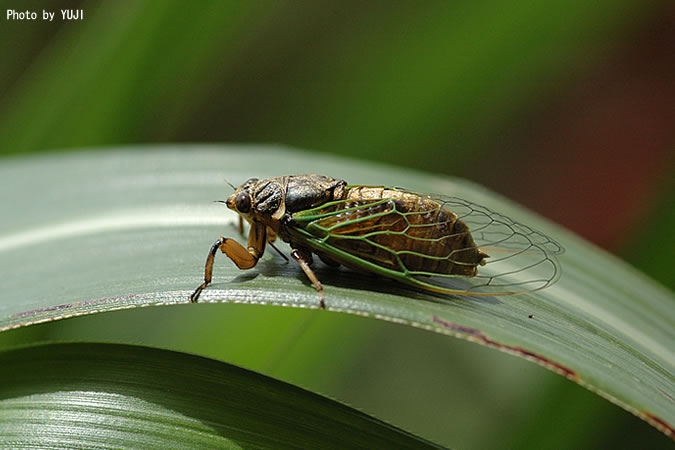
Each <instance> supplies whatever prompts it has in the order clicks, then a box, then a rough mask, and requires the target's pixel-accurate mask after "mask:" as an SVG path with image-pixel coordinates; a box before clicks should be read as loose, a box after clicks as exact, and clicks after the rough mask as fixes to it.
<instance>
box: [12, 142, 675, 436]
mask: <svg viewBox="0 0 675 450" xmlns="http://www.w3.org/2000/svg"><path fill="white" fill-rule="evenodd" d="M182 150H187V149H186V148H167V149H164V150H163V151H160V150H155V151H145V152H135V153H132V152H126V153H123V152H110V153H103V154H97V155H89V154H76V155H68V156H66V157H61V158H55V157H47V158H38V159H28V160H15V161H11V162H8V164H6V165H5V166H4V167H3V168H2V180H3V181H2V183H3V189H2V191H1V192H2V193H1V194H0V195H2V196H4V197H5V198H3V199H2V200H3V202H5V204H9V205H11V208H12V209H11V214H9V215H8V218H7V221H6V222H4V223H3V230H2V235H0V252H1V253H0V254H2V259H1V260H0V269H1V270H2V271H3V273H5V274H7V275H8V276H7V277H6V278H4V279H3V281H2V282H1V283H2V286H0V287H1V288H2V292H3V293H4V294H3V295H5V296H6V298H7V299H8V300H7V301H5V302H3V303H2V304H0V329H8V328H13V327H17V326H22V325H27V324H31V323H37V322H41V321H47V320H53V319H56V318H61V317H68V316H72V315H80V314H87V313H92V312H97V311H110V310H113V309H120V308H130V307H135V306H140V305H151V304H176V303H187V301H188V300H187V296H188V294H189V293H190V291H191V290H192V289H194V287H195V286H196V285H197V284H199V282H200V278H201V275H202V270H203V269H202V267H203V261H204V258H205V256H206V251H207V250H208V247H209V246H210V244H211V243H212V242H213V241H214V240H215V239H216V238H217V237H218V236H220V235H227V236H236V233H237V232H236V229H235V228H234V227H232V226H229V225H227V224H228V223H230V224H233V223H234V219H235V217H234V216H233V215H232V214H230V213H229V212H228V211H227V210H226V208H224V206H223V205H220V204H214V203H210V202H211V201H212V200H217V199H223V198H225V197H226V196H227V195H228V193H229V191H228V188H227V185H226V184H225V183H224V179H225V178H227V179H228V180H229V181H231V182H233V183H235V184H236V183H238V182H241V181H243V180H244V179H246V178H249V177H252V176H257V177H264V176H272V175H279V174H285V173H301V172H317V173H327V174H329V175H332V176H338V177H343V178H345V179H347V181H349V182H350V183H364V184H384V185H399V186H405V187H407V188H409V189H413V190H418V191H424V192H437V193H440V194H444V195H455V196H458V197H463V198H466V199H468V200H470V201H473V202H475V203H478V204H482V205H485V206H487V207H489V208H491V209H493V210H495V211H498V212H501V213H504V214H506V215H507V216H509V217H511V218H513V219H514V220H517V221H519V222H522V223H525V224H527V225H530V226H532V227H534V228H537V229H539V230H540V231H543V232H545V233H546V234H548V235H550V236H551V237H553V238H554V239H556V240H557V241H559V242H560V243H561V244H562V245H563V247H565V249H566V253H565V254H564V255H562V256H560V261H561V265H562V270H563V274H562V277H561V279H560V281H559V282H558V283H557V284H556V285H554V286H552V287H550V288H547V289H545V290H542V291H538V292H535V293H532V294H526V295H518V296H511V297H505V298H490V297H484V298H477V299H476V298H459V297H438V296H433V295H429V294H427V293H424V292H420V291H416V290H413V289H408V288H406V287H404V286H401V285H399V284H396V283H392V282H389V281H387V280H381V279H377V280H376V279H373V278H372V277H369V276H368V275H363V274H359V273H354V272H350V271H347V270H339V271H336V270H333V269H331V268H328V267H326V266H323V267H322V266H318V267H317V274H318V275H319V278H320V279H321V280H322V282H323V283H324V286H325V287H326V300H327V306H328V308H329V309H332V310H335V311H344V312H349V313H355V314H359V315H367V316H371V317H377V318H381V319H386V320H392V321H396V322H401V323H407V324H410V325H413V326H417V327H421V328H425V329H429V330H433V331H436V332H440V333H445V334H450V335H456V336H459V337H463V338H467V339H470V340H473V341H475V342H478V343H481V344H485V345H488V346H492V347H495V348H498V349H500V350H504V351H507V352H510V353H513V354H516V355H519V356H522V357H525V358H527V359H529V360H532V361H534V362H537V363H539V364H542V365H544V366H546V367H548V368H549V369H552V370H555V371H556V372H558V373H560V374H563V375H565V376H567V377H569V378H570V379H572V380H574V381H576V382H578V383H580V384H582V385H584V386H585V387H587V388H589V389H591V390H594V391H595V392H598V393H599V394H601V395H603V396H605V397H606V398H608V399H610V400H612V401H614V402H616V403H618V404H620V405H621V406H622V407H624V408H626V409H628V410H629V411H631V412H633V413H635V414H637V415H639V416H640V417H642V418H643V419H645V420H648V421H649V422H650V423H651V424H652V425H654V426H656V427H658V428H659V429H661V430H662V431H664V432H666V433H667V434H671V435H672V424H673V423H675V408H674V407H673V404H674V403H673V401H672V398H673V396H674V395H673V384H674V379H673V375H672V374H673V373H674V372H675V357H674V355H673V350H672V349H673V348H675V337H674V336H673V330H675V311H674V309H673V307H672V306H673V296H672V293H670V292H668V291H667V290H665V289H664V288H662V287H660V286H659V285H657V284H655V283H654V282H652V281H650V280H649V279H648V278H646V277H645V276H644V275H642V274H640V273H638V272H636V271H635V270H633V269H631V268H630V267H628V266H627V265H626V264H624V263H622V262H621V261H618V260H617V259H616V258H614V257H611V256H610V255H607V254H605V253H604V252H602V251H601V250H599V249H597V248H595V247H594V246H592V245H591V244H589V243H587V242H584V241H583V240H581V239H579V238H577V237H575V236H572V235H570V234H569V233H567V232H565V231H564V230H561V229H559V228H557V227H555V226H553V225H551V224H548V223H546V222H544V221H542V220H541V219H539V218H538V217H535V216H533V215H532V214H531V213H528V212H526V211H524V210H523V209H522V208H519V207H518V206H517V205H514V204H513V203H511V202H509V201H508V200H505V199H503V198H501V197H499V196H498V195H495V194H494V193H490V192H487V191H485V190H484V189H482V188H479V187H477V186H475V185H472V184H470V183H467V182H463V181H459V180H449V179H447V178H446V179H441V178H438V177H430V176H422V175H420V174H418V173H415V172H409V171H403V170H396V169H391V168H388V167H382V166H374V165H368V164H356V163H353V162H346V161H343V160H338V159H333V158H329V157H320V156H316V155H306V154H302V153H294V152H288V151H285V150H281V149H269V148H261V149H256V148H252V147H244V148H242V147H211V148H208V147H200V148H197V149H191V150H193V151H192V152H187V151H182ZM36 205H37V206H39V208H36V207H35V206H36ZM34 252H38V254H39V258H36V257H35V253H34ZM219 258H221V259H218V260H217V262H216V269H215V283H214V284H213V285H212V286H211V287H209V288H208V289H207V290H205V291H204V292H203V294H202V297H201V301H203V302H220V301H229V302H244V303H265V304H281V305H292V306H299V307H317V306H318V296H317V294H316V292H315V291H314V290H313V289H312V288H311V286H310V285H308V283H307V282H306V280H305V279H304V277H303V275H302V273H301V272H300V271H299V270H298V269H297V268H296V267H295V266H294V265H292V264H286V263H284V262H283V260H281V259H280V258H279V257H278V256H276V255H275V254H274V253H273V252H269V253H268V254H267V255H266V257H265V258H264V259H263V261H262V262H261V263H260V264H259V265H258V266H257V267H256V268H255V269H253V270H251V271H247V272H241V271H239V270H237V269H236V268H235V267H234V266H233V265H232V264H231V263H230V262H229V261H227V260H226V259H225V258H223V257H219ZM26 268H30V270H27V269H26Z"/></svg>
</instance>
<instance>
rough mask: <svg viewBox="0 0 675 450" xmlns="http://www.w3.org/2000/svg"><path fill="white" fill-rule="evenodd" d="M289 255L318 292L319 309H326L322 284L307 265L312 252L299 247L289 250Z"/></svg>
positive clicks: (310, 259)
mask: <svg viewBox="0 0 675 450" xmlns="http://www.w3.org/2000/svg"><path fill="white" fill-rule="evenodd" d="M291 256H292V257H293V259H294V260H295V262H297V263H298V265H299V266H300V268H301V269H302V271H303V272H305V275H307V278H309V281H311V282H312V286H314V288H315V289H316V290H317V291H318V292H319V298H320V302H321V309H326V302H325V296H324V293H323V285H322V284H321V282H320V281H319V279H318V278H317V276H316V274H315V273H314V271H313V270H312V268H311V267H309V264H310V263H311V261H312V254H311V253H310V252H308V251H306V250H302V249H299V248H294V249H292V250H291Z"/></svg>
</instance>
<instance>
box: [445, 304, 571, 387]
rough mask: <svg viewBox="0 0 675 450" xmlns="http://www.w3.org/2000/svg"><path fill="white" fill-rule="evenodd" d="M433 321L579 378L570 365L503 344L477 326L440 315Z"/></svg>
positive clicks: (569, 376) (555, 370) (484, 342)
mask: <svg viewBox="0 0 675 450" xmlns="http://www.w3.org/2000/svg"><path fill="white" fill-rule="evenodd" d="M432 321H433V322H434V323H437V324H439V325H442V326H443V327H444V328H447V329H449V330H452V331H456V332H458V333H463V334H467V335H469V336H471V337H472V338H474V339H475V340H477V341H479V342H481V343H483V344H485V345H488V346H490V347H495V348H498V349H500V350H506V351H508V352H512V353H516V354H518V355H521V356H523V357H525V358H527V359H531V360H533V361H535V362H537V363H539V364H541V365H543V366H544V367H546V368H548V369H551V370H553V371H554V372H557V373H559V374H560V375H563V376H566V377H567V378H570V379H573V380H576V379H577V378H578V375H577V373H576V372H575V371H573V370H572V369H570V368H569V367H565V366H563V365H562V364H560V363H558V362H555V361H553V360H552V359H549V358H547V357H545V356H541V355H538V354H536V353H534V352H532V351H530V350H526V349H524V348H522V347H519V346H516V345H506V344H501V343H499V342H497V341H493V340H492V339H490V338H489V337H487V336H486V335H485V333H483V332H482V331H480V330H477V329H475V328H470V327H466V326H464V325H460V324H457V323H454V322H450V321H447V320H444V319H441V318H440V317H438V316H433V317H432Z"/></svg>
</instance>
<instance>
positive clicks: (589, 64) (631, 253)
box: [0, 0, 675, 446]
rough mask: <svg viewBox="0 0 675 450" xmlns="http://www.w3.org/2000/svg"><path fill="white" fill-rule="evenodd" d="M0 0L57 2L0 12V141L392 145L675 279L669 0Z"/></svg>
mask: <svg viewBox="0 0 675 450" xmlns="http://www.w3.org/2000/svg"><path fill="white" fill-rule="evenodd" d="M0 5H2V8H1V10H2V11H3V12H4V11H5V10H7V9H11V8H14V9H17V10H33V11H38V12H39V11H41V10H42V9H45V10H49V11H56V13H57V19H55V20H54V21H53V22H51V23H49V22H43V21H40V20H38V21H17V20H6V19H5V18H4V14H3V18H2V23H1V26H0V55H1V56H0V152H1V153H2V154H5V155H9V154H27V153H31V152H36V151H48V150H59V149H66V148H78V147H96V146H109V145H116V144H123V143H153V142H183V141H193V142H216V141H218V142H220V141H228V142H279V143H283V144H287V145H291V146H296V147H302V148H306V149H311V150H316V151H320V152H331V153H337V154H341V155H346V156H352V157H358V158H362V159H371V160H382V161H388V162H391V163H393V164H398V165H404V166H407V167H417V168H420V169H427V170H433V171H436V172H441V173H447V174H453V175H457V176H462V177H465V178H469V179H472V180H474V181H476V182H478V183H480V184H483V185H487V186H489V187H491V188H493V189H495V190H497V191H499V192H501V193H503V194H504V195H506V196H508V197H511V198H513V199H515V200H517V201H519V202H521V203H523V204H525V205H526V206H529V207H531V208H533V209H534V210H536V211H539V212H540V213H541V214H543V215H546V216H548V217H549V218H551V219H553V220H554V221H556V222H558V223H560V224H562V225H564V226H566V227H568V228H570V229H572V230H573V231H575V232H577V233H579V234H581V235H582V236H584V237H586V238H588V239H590V240H591V241H593V242H595V243H598V244H600V245H602V246H604V247H605V248H607V249H608V250H611V251H614V252H617V253H620V254H622V255H624V256H627V257H629V261H630V262H632V263H633V264H636V265H638V266H639V267H641V268H642V269H643V270H645V271H646V272H647V273H648V274H649V275H651V276H653V277H655V278H657V279H659V280H660V281H661V282H662V283H664V284H665V285H667V286H669V287H670V288H671V289H672V288H675V279H674V278H673V277H672V270H671V269H670V268H671V267H672V261H671V260H672V255H673V254H675V235H674V234H673V233H672V232H668V230H672V229H673V228H675V213H674V209H673V206H672V199H673V197H674V195H675V191H674V190H673V186H672V182H671V184H670V185H669V184H668V183H669V180H672V179H675V177H674V176H673V175H674V173H675V170H674V169H675V165H674V158H673V155H674V154H675V152H673V148H674V147H675V113H674V111H673V106H672V105H675V83H673V79H675V59H673V58H672V49H673V48H675V6H674V4H673V2H672V1H668V0H663V1H639V0H601V1H597V2H584V1H580V0H572V1H569V0H568V1H562V0H548V1H543V2H533V1H525V2H517V1H511V2H505V1H497V0H488V1H484V2H469V1H461V2H446V1H440V0H436V1H429V2H423V3H419V2H402V3H396V4H392V3H391V2H369V3H367V4H364V3H362V2H355V1H347V2H340V3H339V4H338V3H337V2H336V3H334V4H326V3H324V2H284V1H281V2H272V1H259V2H235V1H229V2H226V1H203V2H200V3H199V5H198V6H197V7H195V5H191V7H190V8H188V7H186V5H185V3H184V2H179V1H160V0H147V1H140V0H138V1H125V2H118V1H114V0H107V1H71V2H68V5H67V6H62V5H58V6H57V5H55V4H54V2H49V1H21V2H19V1H11V0H5V1H1V2H0ZM66 7H67V8H73V9H75V8H82V9H84V11H85V18H84V20H82V21H63V20H59V19H58V15H59V12H58V10H59V9H60V8H66ZM0 164H2V162H1V160H0ZM251 171H255V168H254V167H252V168H251ZM326 172H327V173H329V174H330V168H329V167H327V168H326ZM335 175H339V174H335ZM231 181H233V182H236V181H239V180H231ZM349 181H350V182H358V183H368V180H349ZM210 200H211V199H205V201H210ZM34 206H35V205H27V207H34ZM659 230H666V231H665V232H663V231H662V232H659ZM111 326H115V325H111ZM145 332H147V333H149V332H151V330H145ZM364 333H366V332H365V331H364ZM399 334H400V331H399V330H394V329H392V328H391V327H390V328H387V329H386V330H385V329H382V328H378V327H374V328H369V331H368V332H367V334H366V335H364V336H368V337H367V338H366V337H364V339H366V340H372V341H373V342H388V339H389V338H391V339H397V338H398V336H399ZM411 339H413V338H412V337H411ZM416 339H417V338H416ZM419 339H421V340H422V341H423V340H424V339H425V338H419ZM422 341H419V343H420V345H423V342H422ZM453 351H455V350H454V349H453ZM474 351H475V350H473V348H467V350H466V352H468V354H471V353H473V352H474ZM457 352H459V353H458V354H461V350H459V349H457ZM484 357H487V356H481V357H479V358H476V357H475V356H469V357H468V358H469V359H470V360H472V361H473V363H475V364H480V362H476V361H477V360H480V359H482V358H484ZM500 357H501V355H500ZM456 358H461V357H460V356H457V357H456ZM394 361H395V360H394ZM354 364H356V363H354ZM394 364H395V362H394ZM453 368H454V369H455V370H457V371H458V372H457V373H456V374H455V376H456V377H459V378H461V377H462V376H466V377H469V375H468V372H462V371H461V369H460V368H455V366H453V367H451V368H449V369H448V370H452V369H453ZM547 375H548V374H547ZM403 379H404V378H403V377H402V378H401V379H400V381H402V380H403ZM551 385H552V386H553V387H552V388H551V390H549V391H547V392H549V393H548V394H542V395H547V396H549V398H551V399H555V400H552V401H555V402H556V403H557V404H558V405H559V407H558V408H557V409H556V411H548V410H546V411H543V412H542V414H541V415H540V417H541V418H542V419H541V421H542V422H546V421H548V422H547V423H549V424H550V423H553V422H564V423H565V424H569V425H570V428H574V426H573V424H574V418H575V417H576V416H577V414H575V413H574V412H575V411H577V408H584V406H579V405H583V401H584V400H580V401H579V402H580V403H579V402H577V398H578V397H580V396H583V395H589V394H588V393H585V392H584V393H583V394H578V395H577V394H571V392H577V391H578V389H577V390H571V389H574V388H573V387H572V388H571V387H569V386H567V384H566V383H565V382H564V381H563V380H556V381H553V382H551ZM364 386H367V384H364ZM584 398H586V397H584ZM610 410H611V409H610ZM561 411H562V412H561ZM565 411H568V413H565ZM606 411H607V410H605V413H604V414H606V415H605V416H604V417H608V416H607V414H608V415H610V416H611V414H613V413H612V412H609V413H607V412H606ZM474 413H475V412H474ZM547 414H548V417H546V415H547ZM560 414H562V415H564V417H562V418H561V417H558V416H556V415H560ZM565 414H566V415H565ZM621 417H623V416H621ZM577 420H579V419H577ZM598 420H599V422H602V420H603V419H598ZM605 420H606V421H608V422H609V421H611V420H612V419H611V418H610V419H605ZM621 420H624V419H621ZM631 423H633V422H631ZM538 425H540V424H532V426H533V428H531V429H532V430H534V429H537V427H538ZM612 426H614V427H616V429H617V430H620V429H622V428H624V424H623V422H621V421H619V422H617V423H616V424H612ZM610 428H611V426H610ZM547 429H549V428H547ZM607 435H611V432H610V433H605V434H603V436H607ZM638 435H639V434H638ZM523 439H525V438H523ZM586 442H588V441H586ZM607 444H608V446H609V444H611V443H607Z"/></svg>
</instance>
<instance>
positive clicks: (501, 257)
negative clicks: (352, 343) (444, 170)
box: [293, 187, 563, 295]
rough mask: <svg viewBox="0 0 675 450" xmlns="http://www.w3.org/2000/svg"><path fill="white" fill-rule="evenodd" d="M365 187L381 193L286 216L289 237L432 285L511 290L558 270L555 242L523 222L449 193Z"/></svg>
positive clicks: (544, 283)
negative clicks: (290, 223) (291, 230)
mask: <svg viewBox="0 0 675 450" xmlns="http://www.w3.org/2000/svg"><path fill="white" fill-rule="evenodd" d="M372 189H381V190H382V192H381V195H382V197H380V198H378V199H373V198H364V199H354V198H351V199H348V200H340V201H336V202H331V203H328V204H325V205H322V206H320V207H318V208H314V209H311V210H307V211H303V212H301V213H299V214H296V215H294V216H293V218H294V220H295V221H296V223H297V224H298V225H299V230H298V232H299V233H298V234H297V236H298V237H299V238H302V239H304V240H305V241H306V244H308V245H309V246H311V247H313V248H314V250H315V251H317V253H319V254H324V255H327V256H329V257H330V258H331V259H333V260H337V261H338V262H341V263H343V264H345V265H347V266H350V267H354V268H357V269H362V270H367V271H370V272H374V273H378V274H380V275H383V276H386V277H389V278H393V279H396V280H399V281H401V282H404V283H407V284H410V285H414V286H417V287H420V288H423V289H427V290H431V291H435V292H443V293H449V294H456V295H513V294H520V293H525V292H530V291H535V290H539V289H543V288H546V287H548V286H550V285H551V284H553V283H555V282H556V281H557V280H558V278H559V277H560V274H561V268H560V263H559V262H558V260H557V258H556V255H559V254H560V253H562V252H563V249H562V247H561V246H560V245H559V244H558V243H557V242H555V241H554V240H553V239H551V238H549V237H548V236H546V235H544V234H543V233H541V232H538V231H536V230H534V229H532V228H531V227H528V226H527V225H524V224H520V223H517V222H515V221H513V220H511V219H510V218H508V217H506V216H504V215H502V214H499V213H496V212H494V211H491V210H490V209H488V208H486V207H483V206H480V205H477V204H474V203H471V202H469V201H466V200H463V199H460V198H456V197H446V196H442V195H437V194H419V193H415V192H410V191H405V190H403V189H399V188H393V189H391V188H378V187H373V188H372ZM388 196H390V197H391V198H389V197H388ZM460 222H461V223H460ZM464 225H466V226H468V228H467V227H466V226H464ZM479 252H482V253H486V254H487V255H488V256H487V257H486V258H484V259H482V262H480V260H481V258H480V257H478V258H477V257H476V255H477V254H478V253H479ZM467 261H468V262H467ZM479 262H480V264H479ZM453 266H454V268H453ZM462 273H464V274H465V275H461V274H462ZM466 274H470V275H469V276H466Z"/></svg>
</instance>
